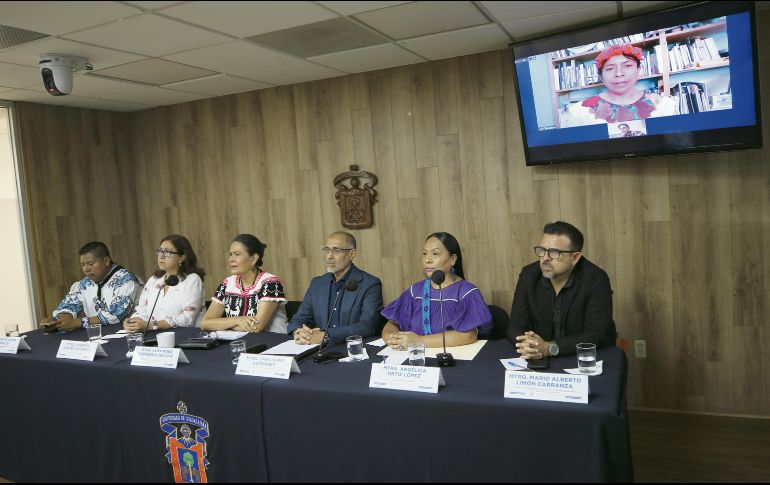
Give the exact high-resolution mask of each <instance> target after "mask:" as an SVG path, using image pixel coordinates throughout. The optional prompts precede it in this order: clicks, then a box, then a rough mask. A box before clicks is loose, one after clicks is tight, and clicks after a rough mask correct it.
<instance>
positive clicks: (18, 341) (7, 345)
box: [0, 337, 32, 354]
mask: <svg viewBox="0 0 770 485" xmlns="http://www.w3.org/2000/svg"><path fill="white" fill-rule="evenodd" d="M19 350H32V349H31V348H30V347H29V344H28V343H27V342H25V341H24V337H0V354H16V353H18V352H19Z"/></svg>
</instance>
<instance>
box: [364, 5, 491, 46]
mask: <svg viewBox="0 0 770 485" xmlns="http://www.w3.org/2000/svg"><path fill="white" fill-rule="evenodd" d="M355 18H356V19H358V20H360V21H361V22H363V23H365V24H366V25H369V26H370V27H372V28H374V29H375V30H378V31H379V32H382V33H383V34H385V35H387V36H389V37H391V38H393V39H406V38H409V37H417V36H422V35H426V34H433V33H436V32H445V31H448V30H454V29H461V28H465V27H470V26H473V25H480V24H486V23H488V22H489V21H488V20H487V19H486V17H484V15H483V14H482V13H481V12H480V11H479V9H477V8H476V7H475V6H474V5H473V4H472V3H471V2H413V3H406V4H403V5H397V6H395V7H390V8H384V9H381V10H375V11H373V12H366V13H362V14H358V15H355Z"/></svg>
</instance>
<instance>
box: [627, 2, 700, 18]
mask: <svg viewBox="0 0 770 485" xmlns="http://www.w3.org/2000/svg"><path fill="white" fill-rule="evenodd" d="M621 3H622V4H623V15H624V16H631V15H637V14H641V13H644V12H650V11H654V10H664V9H667V8H671V7H675V6H677V5H681V4H683V3H687V2H649V1H639V2H621Z"/></svg>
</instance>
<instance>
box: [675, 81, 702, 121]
mask: <svg viewBox="0 0 770 485" xmlns="http://www.w3.org/2000/svg"><path fill="white" fill-rule="evenodd" d="M671 96H672V97H673V98H674V101H676V103H677V109H678V114H682V115H683V114H689V113H702V112H704V111H711V105H710V104H709V100H708V97H707V96H706V86H705V84H704V83H699V82H692V81H684V82H680V83H677V84H676V85H674V87H673V88H672V89H671Z"/></svg>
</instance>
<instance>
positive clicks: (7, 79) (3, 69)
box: [0, 62, 43, 88]
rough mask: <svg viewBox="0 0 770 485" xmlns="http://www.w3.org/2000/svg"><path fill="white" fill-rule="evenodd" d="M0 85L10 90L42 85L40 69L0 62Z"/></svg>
mask: <svg viewBox="0 0 770 485" xmlns="http://www.w3.org/2000/svg"><path fill="white" fill-rule="evenodd" d="M0 84H2V85H3V86H6V87H11V88H24V87H27V86H33V85H35V84H40V86H42V85H43V78H42V77H40V69H38V68H37V67H28V66H19V65H17V64H8V63H5V62H0Z"/></svg>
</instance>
